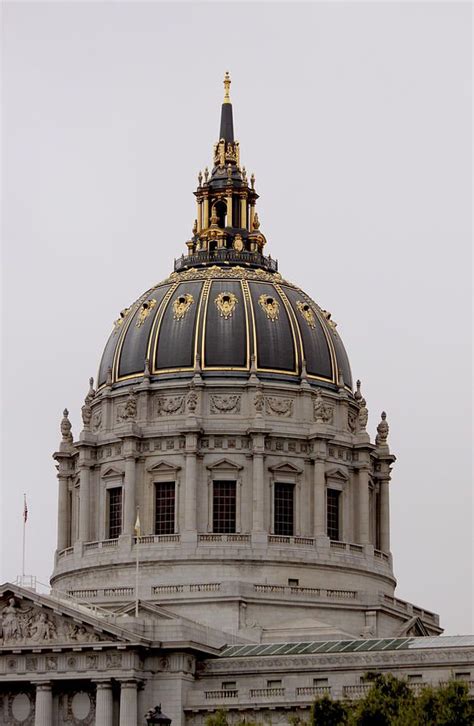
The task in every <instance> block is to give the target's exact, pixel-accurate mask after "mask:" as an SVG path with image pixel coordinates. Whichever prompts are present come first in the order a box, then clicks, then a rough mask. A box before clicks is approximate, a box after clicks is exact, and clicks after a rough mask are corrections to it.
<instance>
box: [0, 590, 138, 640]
mask: <svg viewBox="0 0 474 726" xmlns="http://www.w3.org/2000/svg"><path fill="white" fill-rule="evenodd" d="M104 615H105V612H104ZM110 615H111V616H112V614H110ZM112 617H113V616H112ZM142 640H143V639H142V638H141V637H140V636H138V635H136V634H135V633H133V632H132V631H128V630H127V629H124V628H123V627H120V626H116V625H114V624H113V623H111V622H108V621H107V620H106V619H105V616H98V615H96V614H94V612H93V610H92V609H90V608H89V607H88V606H87V605H85V604H80V603H77V604H74V605H73V604H72V603H70V602H69V601H66V600H62V599H58V598H56V597H51V596H50V595H39V594H38V593H36V592H33V591H30V590H27V589H26V588H23V587H19V586H17V585H12V584H10V583H5V584H4V585H2V586H1V587H0V647H3V648H21V647H26V648H28V647H30V648H31V647H33V648H41V647H43V648H51V647H55V648H57V647H60V646H61V645H64V646H69V647H77V646H81V645H86V644H89V643H90V644H95V645H99V644H100V643H110V642H117V643H119V642H121V641H122V642H123V641H125V642H135V643H136V642H139V641H142Z"/></svg>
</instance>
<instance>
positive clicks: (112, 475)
mask: <svg viewBox="0 0 474 726" xmlns="http://www.w3.org/2000/svg"><path fill="white" fill-rule="evenodd" d="M123 476H124V473H123V471H120V469H116V468H115V467H114V466H108V467H107V469H106V470H105V471H104V472H103V473H102V474H101V479H122V478H123Z"/></svg>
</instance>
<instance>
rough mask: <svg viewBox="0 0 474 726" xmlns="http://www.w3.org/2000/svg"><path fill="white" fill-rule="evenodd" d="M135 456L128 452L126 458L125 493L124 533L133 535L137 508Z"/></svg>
mask: <svg viewBox="0 0 474 726" xmlns="http://www.w3.org/2000/svg"><path fill="white" fill-rule="evenodd" d="M135 468H136V466H135V456H134V454H128V455H127V456H126V459H125V481H124V495H125V505H124V512H123V533H124V534H129V535H133V528H134V525H135V519H136V509H135V478H136V476H135V474H136V472H135Z"/></svg>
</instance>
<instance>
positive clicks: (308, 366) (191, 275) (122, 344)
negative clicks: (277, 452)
mask: <svg viewBox="0 0 474 726" xmlns="http://www.w3.org/2000/svg"><path fill="white" fill-rule="evenodd" d="M203 256H204V255H203ZM237 256H238V255H236V254H235V253H234V254H233V257H237ZM205 257H206V258H207V259H208V261H207V262H202V263H201V265H202V266H201V267H197V266H190V267H187V269H186V267H185V262H186V261H187V258H182V259H180V260H178V261H177V263H175V267H178V268H179V267H181V268H184V269H181V270H180V271H175V272H173V273H172V274H171V275H170V277H169V278H168V279H166V280H164V281H163V282H161V283H159V284H157V285H155V286H154V287H152V288H151V289H150V290H148V291H147V292H146V293H144V294H143V295H142V296H141V297H140V298H138V300H136V302H134V303H133V304H132V305H130V306H129V307H128V308H126V309H125V310H123V311H122V313H121V316H120V317H119V318H118V320H117V321H116V322H115V325H114V329H113V331H112V333H111V335H110V337H109V340H108V342H107V345H106V347H105V350H104V354H103V356H102V360H101V363H100V369H99V376H98V385H99V386H104V385H105V384H106V382H107V378H108V372H109V377H110V376H111V381H110V382H111V383H113V384H122V385H126V384H133V383H134V382H137V383H139V382H140V379H142V378H143V375H144V373H145V367H147V371H146V374H147V375H148V372H149V374H150V376H151V377H152V378H154V377H157V376H158V377H160V379H164V378H165V377H166V376H168V377H171V376H172V377H176V376H178V377H191V376H193V375H194V374H195V373H196V372H199V373H200V374H201V375H202V376H203V377H216V376H219V377H222V376H224V377H228V376H230V377H239V378H242V377H244V378H245V377H248V376H250V375H251V373H252V372H255V373H257V374H258V376H259V377H263V378H269V379H271V378H279V379H284V380H285V381H297V382H299V381H300V380H301V377H302V376H303V377H304V378H306V377H307V380H308V381H309V382H310V383H311V382H313V383H314V384H317V385H318V386H321V385H326V386H328V387H333V388H334V387H336V388H337V387H338V385H339V384H340V380H341V375H342V378H343V380H344V384H345V386H346V387H348V388H349V389H352V378H351V371H350V366H349V361H348V357H347V354H346V351H345V349H344V346H343V343H342V341H341V338H340V336H339V335H338V333H337V330H336V323H334V322H333V321H332V320H331V316H330V314H329V313H327V312H326V311H325V310H323V309H321V307H319V306H318V305H317V304H316V303H315V302H313V300H312V299H311V298H310V297H309V296H308V295H307V294H306V293H305V292H303V290H301V289H300V288H298V287H296V286H295V285H293V284H291V283H289V282H287V281H286V280H284V279H283V278H282V276H281V275H280V274H279V273H278V272H276V271H270V270H268V269H265V267H264V266H263V264H262V266H258V267H247V268H246V267H243V266H242V265H239V264H237V262H238V260H237V262H234V264H229V262H227V264H226V265H223V266H219V265H216V264H212V258H211V257H212V256H211V255H205ZM191 264H192V262H189V263H188V265H191ZM146 362H147V363H146Z"/></svg>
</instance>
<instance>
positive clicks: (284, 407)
mask: <svg viewBox="0 0 474 726" xmlns="http://www.w3.org/2000/svg"><path fill="white" fill-rule="evenodd" d="M265 410H266V412H267V413H269V414H273V415H274V416H281V417H282V418H288V417H290V416H292V414H293V399H292V398H278V397H274V396H267V398H266V399H265Z"/></svg>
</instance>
